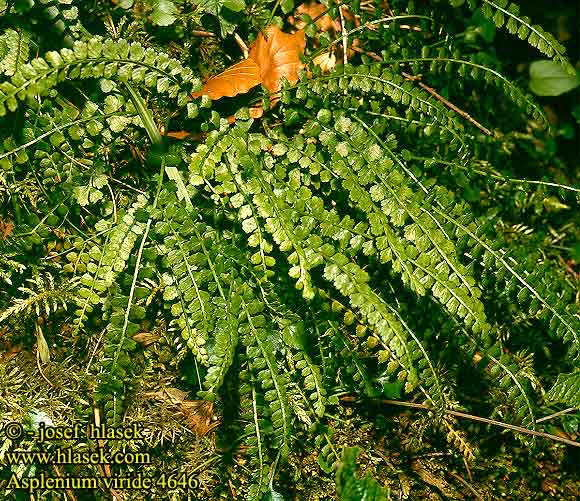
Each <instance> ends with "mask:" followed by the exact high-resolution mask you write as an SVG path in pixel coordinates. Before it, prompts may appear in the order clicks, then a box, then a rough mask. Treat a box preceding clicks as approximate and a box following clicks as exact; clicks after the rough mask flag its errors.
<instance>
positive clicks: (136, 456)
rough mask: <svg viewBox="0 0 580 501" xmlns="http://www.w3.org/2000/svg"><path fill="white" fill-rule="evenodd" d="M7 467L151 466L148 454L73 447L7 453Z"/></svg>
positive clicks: (5, 462)
mask: <svg viewBox="0 0 580 501" xmlns="http://www.w3.org/2000/svg"><path fill="white" fill-rule="evenodd" d="M3 463H4V464H7V465H17V464H24V465H31V464H151V455H150V454H149V453H148V452H130V451H127V452H123V451H119V452H113V453H108V452H106V451H105V450H104V449H99V450H97V451H75V450H74V449H73V447H67V448H64V449H61V448H58V449H55V450H54V451H52V452H46V451H42V452H40V451H34V452H33V451H9V452H6V454H5V456H4V461H3Z"/></svg>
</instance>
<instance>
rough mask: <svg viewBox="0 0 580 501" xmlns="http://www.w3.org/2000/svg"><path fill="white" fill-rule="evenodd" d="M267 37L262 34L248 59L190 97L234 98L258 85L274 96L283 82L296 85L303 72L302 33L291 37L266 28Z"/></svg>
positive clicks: (304, 43) (215, 78)
mask: <svg viewBox="0 0 580 501" xmlns="http://www.w3.org/2000/svg"><path fill="white" fill-rule="evenodd" d="M266 35H267V38H266V37H265V36H264V34H262V33H260V34H259V35H258V38H256V41H255V42H254V43H253V45H252V46H251V47H250V53H249V56H248V59H244V60H243V61H240V62H239V63H236V64H234V65H233V66H230V67H229V68H228V69H227V70H225V71H224V72H223V73H220V74H219V75H216V76H215V77H212V78H210V79H209V80H208V81H207V82H206V83H205V84H204V86H203V87H202V89H201V90H200V91H198V92H194V93H193V94H192V97H194V98H195V97H200V96H203V95H207V96H209V97H210V98H211V99H212V100H216V99H221V98H222V97H234V96H237V95H238V94H243V93H245V92H248V91H249V90H250V89H252V88H253V87H255V86H257V85H260V84H262V85H264V87H266V89H268V90H269V91H270V92H277V91H279V90H280V88H281V87H282V80H283V79H284V78H286V79H287V80H288V81H289V82H290V83H293V84H294V83H296V82H297V81H298V71H299V70H300V69H301V68H302V63H301V62H300V56H301V55H302V54H303V53H304V48H305V47H306V37H305V35H304V31H302V30H298V31H297V32H296V33H292V34H290V33H284V32H282V31H281V30H280V28H278V27H277V26H269V27H268V28H267V29H266Z"/></svg>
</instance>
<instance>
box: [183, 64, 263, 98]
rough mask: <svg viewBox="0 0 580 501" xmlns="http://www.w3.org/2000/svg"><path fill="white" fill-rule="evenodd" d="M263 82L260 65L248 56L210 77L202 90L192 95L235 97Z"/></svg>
mask: <svg viewBox="0 0 580 501" xmlns="http://www.w3.org/2000/svg"><path fill="white" fill-rule="evenodd" d="M261 83H262V79H261V77H260V67H259V66H258V65H257V64H256V62H255V61H254V60H253V59H249V58H248V59H244V60H243V61H240V62H239V63H237V64H234V65H233V66H230V67H229V68H228V69H227V70H225V71H224V72H223V73H220V74H219V75H216V76H215V77H212V78H210V79H209V80H208V81H207V82H206V83H205V85H204V86H203V88H202V89H201V90H200V91H198V92H194V93H193V94H192V97H200V96H203V95H204V94H207V95H208V96H209V97H210V98H211V99H213V100H215V99H220V98H222V97H234V96H237V95H238V94H244V93H246V92H248V91H249V90H250V89H252V88H254V87H255V86H256V85H260V84H261Z"/></svg>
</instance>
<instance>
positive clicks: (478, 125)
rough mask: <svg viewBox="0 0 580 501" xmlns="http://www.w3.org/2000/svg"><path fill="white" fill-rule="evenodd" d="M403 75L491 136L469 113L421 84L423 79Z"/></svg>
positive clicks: (406, 74)
mask: <svg viewBox="0 0 580 501" xmlns="http://www.w3.org/2000/svg"><path fill="white" fill-rule="evenodd" d="M402 75H403V76H404V77H405V78H406V79H407V80H409V81H411V82H417V84H418V85H419V87H421V88H422V89H424V90H426V91H427V92H428V93H429V94H431V95H432V96H433V97H434V98H435V99H437V100H438V101H441V102H442V103H443V104H444V105H445V106H447V107H448V108H450V109H452V110H453V111H454V112H455V113H457V114H458V115H461V116H462V117H463V118H465V120H467V121H468V122H469V123H470V124H472V125H475V126H476V127H477V128H478V129H479V130H481V131H482V132H483V133H484V134H486V135H488V136H491V131H490V130H489V129H488V128H487V127H484V126H483V125H481V124H480V123H479V122H478V121H477V120H475V119H474V118H473V117H472V116H471V115H470V114H469V113H467V112H466V111H463V110H462V109H461V108H458V107H457V106H455V105H454V104H453V103H452V102H451V101H448V100H447V99H445V98H444V97H443V96H442V95H440V94H438V93H437V92H436V91H435V89H433V88H432V87H429V86H428V85H425V84H424V83H423V82H420V81H419V80H420V79H421V77H418V76H413V75H409V74H408V73H405V72H403V73H402Z"/></svg>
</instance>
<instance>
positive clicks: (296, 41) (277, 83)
mask: <svg viewBox="0 0 580 501" xmlns="http://www.w3.org/2000/svg"><path fill="white" fill-rule="evenodd" d="M266 34H267V35H268V38H267V39H266V38H265V37H264V35H263V34H262V33H260V34H259V35H258V38H257V39H256V41H255V42H254V44H253V45H252V47H250V56H249V59H253V60H254V61H256V63H258V66H259V68H260V77H261V79H262V84H263V85H264V87H266V89H268V90H269V91H270V92H277V91H279V90H280V88H281V87H282V79H283V78H286V79H287V80H288V81H289V82H290V83H291V84H295V83H296V82H297V81H298V71H299V70H300V69H301V68H302V63H301V62H300V56H301V55H302V54H304V48H305V47H306V37H305V35H304V31H302V30H298V31H297V32H296V33H293V34H289V33H283V32H282V31H281V30H280V28H278V27H277V26H270V27H268V29H267V30H266Z"/></svg>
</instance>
